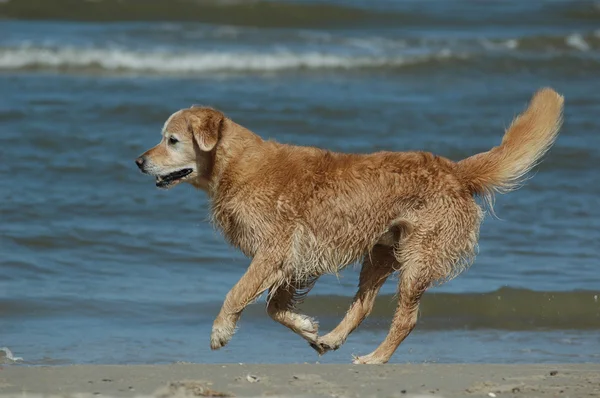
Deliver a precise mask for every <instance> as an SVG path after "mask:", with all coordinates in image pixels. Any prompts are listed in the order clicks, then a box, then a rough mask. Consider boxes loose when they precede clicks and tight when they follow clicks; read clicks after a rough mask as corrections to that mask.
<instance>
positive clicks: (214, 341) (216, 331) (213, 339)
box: [210, 325, 235, 350]
mask: <svg viewBox="0 0 600 398" xmlns="http://www.w3.org/2000/svg"><path fill="white" fill-rule="evenodd" d="M234 332H235V327H228V326H219V325H214V326H213V328H212V333H211V334H210V348H211V349H213V350H218V349H219V348H221V347H224V346H225V345H226V344H227V343H229V340H231V338H232V337H233V333H234Z"/></svg>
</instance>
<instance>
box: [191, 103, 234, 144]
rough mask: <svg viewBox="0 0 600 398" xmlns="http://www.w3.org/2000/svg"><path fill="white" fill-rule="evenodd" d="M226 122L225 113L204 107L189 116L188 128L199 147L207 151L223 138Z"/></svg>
mask: <svg viewBox="0 0 600 398" xmlns="http://www.w3.org/2000/svg"><path fill="white" fill-rule="evenodd" d="M224 122H225V115H223V113H221V112H219V111H217V110H215V109H209V108H204V109H202V110H200V111H197V112H195V113H194V114H192V115H191V116H190V117H189V119H188V125H189V126H188V128H189V129H190V130H191V132H192V134H193V136H194V139H195V140H196V143H197V144H198V147H200V149H201V150H203V151H205V152H210V151H212V149H213V148H214V147H215V145H217V142H218V141H219V139H220V138H221V129H222V128H223V123H224Z"/></svg>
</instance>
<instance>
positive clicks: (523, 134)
mask: <svg viewBox="0 0 600 398" xmlns="http://www.w3.org/2000/svg"><path fill="white" fill-rule="evenodd" d="M563 102H564V99H563V97H562V96H561V95H559V94H558V93H557V92H556V91H554V90H552V89H551V88H543V89H541V90H539V91H538V92H537V93H535V95H534V96H533V98H532V99H531V102H530V103H529V107H528V108H527V109H526V110H525V112H523V113H522V114H520V115H519V116H517V117H516V118H515V119H514V120H513V122H512V123H511V125H510V127H509V128H508V130H507V131H506V133H505V134H504V138H502V143H501V144H500V146H497V147H494V148H492V149H491V150H489V151H488V152H483V153H479V154H477V155H474V156H471V157H469V158H466V159H464V160H461V161H460V162H458V163H457V171H458V175H459V177H460V179H461V180H462V181H463V182H464V183H465V185H466V186H467V187H468V189H469V190H470V191H471V194H473V195H479V196H481V197H483V198H484V199H486V200H487V201H488V202H489V203H490V204H491V203H492V200H493V195H494V193H496V192H498V193H506V192H510V191H512V190H515V189H517V188H519V186H520V184H521V183H522V182H523V181H524V180H525V179H526V177H527V173H528V172H529V171H530V170H531V169H532V168H533V167H534V166H535V165H536V164H537V163H538V162H539V161H540V159H541V157H542V156H543V155H544V154H545V153H546V152H547V151H548V149H550V147H551V146H552V144H553V143H554V140H555V139H556V137H557V135H558V130H559V129H560V126H561V124H562V112H563Z"/></svg>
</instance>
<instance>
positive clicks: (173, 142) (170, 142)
mask: <svg viewBox="0 0 600 398" xmlns="http://www.w3.org/2000/svg"><path fill="white" fill-rule="evenodd" d="M178 142H179V140H178V139H177V138H175V137H169V144H171V145H175V144H177V143H178Z"/></svg>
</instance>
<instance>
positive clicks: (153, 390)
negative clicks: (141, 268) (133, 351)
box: [0, 364, 600, 398]
mask: <svg viewBox="0 0 600 398" xmlns="http://www.w3.org/2000/svg"><path fill="white" fill-rule="evenodd" d="M219 394H221V395H219ZM40 395H43V396H61V397H65V396H73V397H75V396H77V397H88V396H89V397H99V396H111V397H141V396H153V397H165V398H167V397H175V396H182V397H183V396H238V397H251V396H254V397H256V396H271V397H273V396H287V397H289V396H305V397H308V396H310V397H375V396H377V397H383V396H386V397H417V396H420V397H424V396H430V397H484V396H485V397H494V396H496V397H557V396H560V397H592V396H597V397H600V364H576V365H573V364H569V365H561V364H555V365H533V364H532V365H521V364H519V365H493V364H484V365H481V364H448V365H441V364H419V365H372V366H368V365H320V364H298V365H276V364H270V365H260V364H249V365H246V364H222V365H219V364H211V365H204V364H173V365H123V366H120V365H73V366H60V367H58V366H57V367H25V366H5V367H4V368H2V369H1V370H0V397H7V396H11V397H34V396H40Z"/></svg>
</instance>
